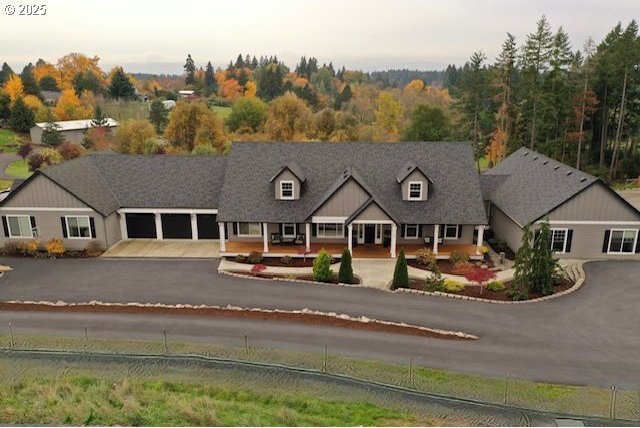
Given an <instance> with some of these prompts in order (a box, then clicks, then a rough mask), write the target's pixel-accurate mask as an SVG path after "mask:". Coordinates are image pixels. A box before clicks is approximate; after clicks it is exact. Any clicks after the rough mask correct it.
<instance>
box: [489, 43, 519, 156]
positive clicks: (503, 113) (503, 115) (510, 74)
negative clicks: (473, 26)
mask: <svg viewBox="0 0 640 428" xmlns="http://www.w3.org/2000/svg"><path fill="white" fill-rule="evenodd" d="M517 54H518V49H517V47H516V38H515V37H514V36H513V35H512V34H511V33H507V38H506V40H505V41H504V42H503V43H502V51H501V52H500V55H499V56H498V58H497V60H496V64H495V66H494V86H495V87H496V89H497V90H498V94H497V96H496V101H497V104H498V106H499V107H498V112H497V113H496V124H495V129H498V130H501V131H503V132H504V133H505V135H506V140H505V141H504V144H505V145H508V144H509V137H510V136H511V132H512V127H513V122H514V106H513V99H512V98H513V94H512V93H513V79H514V74H515V69H516V59H517ZM494 135H495V134H494Z"/></svg>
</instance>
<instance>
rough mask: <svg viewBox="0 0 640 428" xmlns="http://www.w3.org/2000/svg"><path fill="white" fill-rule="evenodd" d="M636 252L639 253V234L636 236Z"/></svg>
mask: <svg viewBox="0 0 640 428" xmlns="http://www.w3.org/2000/svg"><path fill="white" fill-rule="evenodd" d="M638 233H640V232H638ZM636 253H640V236H638V237H637V238H636Z"/></svg>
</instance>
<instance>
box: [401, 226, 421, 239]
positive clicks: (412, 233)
mask: <svg viewBox="0 0 640 428" xmlns="http://www.w3.org/2000/svg"><path fill="white" fill-rule="evenodd" d="M418 232H419V227H418V225H417V224H405V225H404V237H405V238H408V239H416V238H418Z"/></svg>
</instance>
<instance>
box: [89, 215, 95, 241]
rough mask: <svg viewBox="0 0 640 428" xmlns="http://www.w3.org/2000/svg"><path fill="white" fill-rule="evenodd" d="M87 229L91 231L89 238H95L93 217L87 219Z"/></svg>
mask: <svg viewBox="0 0 640 428" xmlns="http://www.w3.org/2000/svg"><path fill="white" fill-rule="evenodd" d="M89 228H90V229H91V237H92V238H95V237H96V222H95V220H94V219H93V217H89Z"/></svg>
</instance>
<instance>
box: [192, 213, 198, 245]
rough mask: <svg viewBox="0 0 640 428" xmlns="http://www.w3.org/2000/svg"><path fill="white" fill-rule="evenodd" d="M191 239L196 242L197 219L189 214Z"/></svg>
mask: <svg viewBox="0 0 640 428" xmlns="http://www.w3.org/2000/svg"><path fill="white" fill-rule="evenodd" d="M191 239H193V240H194V241H197V240H198V217H197V216H196V215H195V214H193V213H191Z"/></svg>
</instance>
